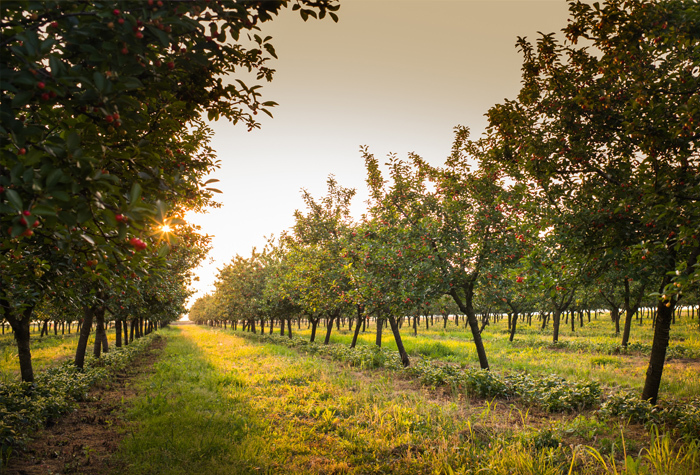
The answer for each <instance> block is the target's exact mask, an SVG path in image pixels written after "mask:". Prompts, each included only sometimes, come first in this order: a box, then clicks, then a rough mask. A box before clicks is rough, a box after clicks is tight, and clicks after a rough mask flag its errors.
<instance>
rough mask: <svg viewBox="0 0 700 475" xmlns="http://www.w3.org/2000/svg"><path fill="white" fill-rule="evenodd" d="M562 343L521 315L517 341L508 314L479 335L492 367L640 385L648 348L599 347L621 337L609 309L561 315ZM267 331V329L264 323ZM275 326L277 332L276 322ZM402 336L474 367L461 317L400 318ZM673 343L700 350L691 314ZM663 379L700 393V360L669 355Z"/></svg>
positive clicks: (647, 327)
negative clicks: (430, 322)
mask: <svg viewBox="0 0 700 475" xmlns="http://www.w3.org/2000/svg"><path fill="white" fill-rule="evenodd" d="M293 330H294V334H296V335H299V336H302V337H304V338H309V337H310V330H309V329H307V328H306V326H305V325H302V328H301V329H299V328H294V329H293ZM561 330H562V334H561V336H560V339H559V341H560V342H562V345H559V346H558V347H552V345H551V340H552V336H551V325H550V326H549V328H547V329H546V330H544V331H542V330H540V326H539V322H537V321H536V320H535V318H533V321H532V326H528V325H527V323H526V321H524V319H523V320H522V321H520V322H519V323H518V332H517V334H516V337H515V341H514V342H513V343H511V342H510V341H508V336H509V333H508V330H507V319H505V318H503V319H501V320H500V321H499V322H497V323H492V324H491V325H489V326H487V327H486V329H485V330H484V332H483V334H482V337H483V340H484V346H485V348H486V353H487V356H488V358H489V363H490V366H491V367H492V368H493V369H496V370H499V371H502V370H508V371H527V372H529V373H532V374H551V373H554V374H557V375H560V376H562V377H565V378H567V379H572V378H573V379H585V380H595V381H598V382H600V383H602V384H604V385H606V386H610V387H620V388H626V389H630V390H633V391H641V389H642V387H643V385H644V380H645V375H646V371H647V366H648V363H649V357H648V354H641V353H639V352H635V351H630V353H629V354H619V355H615V354H607V353H604V352H602V351H601V348H607V349H614V348H615V347H617V346H619V344H620V342H621V338H622V337H621V335H616V334H615V331H614V326H613V323H612V322H611V321H610V318H609V316H608V315H607V314H599V315H598V318H597V319H592V320H591V322H588V321H587V318H586V319H584V326H583V328H581V327H579V322H578V320H577V323H576V330H575V331H574V332H572V331H571V327H570V326H569V325H566V324H565V323H564V321H563V320H562V328H561ZM268 331H269V329H268ZM274 331H275V332H279V329H278V328H275V330H274ZM375 332H376V328H375V325H374V322H372V323H371V324H370V325H369V326H368V327H367V329H366V331H365V332H364V333H361V334H360V336H359V338H358V344H360V345H374V344H375ZM652 332H653V329H652V325H651V321H650V320H649V319H644V321H643V324H642V325H641V326H640V325H639V324H638V323H636V322H634V323H633V327H632V332H631V337H630V345H632V344H634V343H637V344H641V345H646V346H647V347H650V346H651V342H652V338H653V333H652ZM352 334H353V333H352V332H351V331H349V330H348V329H347V327H341V329H340V330H339V329H337V328H336V327H334V328H333V332H332V334H331V342H333V343H340V344H345V345H349V344H350V342H351V341H352ZM324 335H325V328H321V326H319V330H318V332H317V336H316V338H317V340H319V341H323V337H324ZM401 338H402V340H403V342H404V345H405V347H406V350H407V351H408V352H409V354H421V355H424V356H428V357H430V358H438V359H442V360H445V361H451V362H456V363H460V364H462V365H466V366H471V367H478V358H477V355H476V350H475V348H474V345H473V342H472V335H471V332H470V331H469V330H468V329H465V328H464V326H463V322H462V324H461V325H460V326H456V325H455V323H454V321H450V322H448V324H447V327H446V328H443V323H442V319H439V320H438V319H436V320H435V325H434V326H431V327H430V329H429V330H426V328H425V322H424V320H422V324H420V325H419V327H418V335H417V336H414V334H413V328H412V327H411V326H410V325H407V324H404V326H403V328H402V329H401ZM382 346H384V347H386V348H389V349H393V350H395V349H396V344H395V342H394V339H393V336H392V334H391V331H390V330H389V329H388V328H387V329H385V330H384V332H383V343H382ZM670 346H671V347H678V346H682V347H684V348H686V349H689V350H690V351H691V352H693V354H700V329H698V321H697V318H695V319H693V320H691V319H690V318H689V317H688V316H687V315H682V316H680V317H677V320H676V324H675V325H673V327H672V330H671V342H670ZM666 368H667V369H666V371H665V372H664V375H663V379H662V387H661V391H662V392H665V393H671V394H673V395H675V396H678V397H684V398H685V397H692V396H697V395H700V360H698V359H694V360H669V361H668V363H667V367H666Z"/></svg>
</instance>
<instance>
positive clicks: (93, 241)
mask: <svg viewBox="0 0 700 475" xmlns="http://www.w3.org/2000/svg"><path fill="white" fill-rule="evenodd" d="M80 237H81V238H83V239H85V241H86V242H88V243H90V244H92V245H93V246H94V245H95V240H94V239H92V238H91V237H90V236H88V235H87V234H81V235H80Z"/></svg>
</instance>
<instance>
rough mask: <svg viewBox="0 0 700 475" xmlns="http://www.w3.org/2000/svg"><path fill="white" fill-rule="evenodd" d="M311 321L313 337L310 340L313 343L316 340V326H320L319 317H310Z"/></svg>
mask: <svg viewBox="0 0 700 475" xmlns="http://www.w3.org/2000/svg"><path fill="white" fill-rule="evenodd" d="M309 321H310V322H311V338H310V339H309V341H310V342H311V343H313V342H314V341H315V340H316V327H317V326H318V318H309Z"/></svg>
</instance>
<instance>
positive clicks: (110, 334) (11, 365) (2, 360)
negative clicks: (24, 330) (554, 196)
mask: <svg viewBox="0 0 700 475" xmlns="http://www.w3.org/2000/svg"><path fill="white" fill-rule="evenodd" d="M32 328H35V326H34V325H32ZM75 328H76V327H75V325H74V326H73V331H72V332H71V334H70V335H69V334H68V333H66V334H65V335H61V333H60V330H59V334H58V335H54V334H53V331H51V332H50V333H49V335H48V336H44V337H41V338H40V337H39V335H40V332H38V331H36V332H35V331H33V332H32V333H31V352H32V367H33V368H34V373H35V374H36V373H38V372H39V371H42V370H45V369H47V368H50V367H53V366H56V365H58V364H59V363H61V362H63V361H66V360H68V359H71V358H73V357H74V356H75V349H76V347H77V346H78V337H79V334H78V333H77V332H76V331H75ZM94 333H95V332H94V331H93V332H92V334H91V336H90V340H89V341H88V347H87V348H88V350H87V351H88V354H92V345H93V343H94V341H95V338H94ZM107 339H108V340H109V344H110V347H112V346H113V345H114V340H115V333H114V329H111V330H108V331H107ZM19 379H20V372H19V360H18V359H17V344H16V343H15V340H14V337H13V335H12V333H11V332H10V331H7V330H6V332H5V334H4V335H0V383H8V382H12V381H19Z"/></svg>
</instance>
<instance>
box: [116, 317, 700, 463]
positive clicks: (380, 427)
mask: <svg viewBox="0 0 700 475" xmlns="http://www.w3.org/2000/svg"><path fill="white" fill-rule="evenodd" d="M160 334H161V335H165V336H166V337H167V339H168V345H167V347H166V349H165V352H164V355H163V357H162V359H161V361H160V362H159V363H157V364H156V366H155V367H154V369H155V373H154V374H153V375H152V376H151V377H150V378H148V379H147V380H144V381H143V382H142V383H140V384H141V391H142V392H143V396H142V397H140V398H139V399H138V400H137V401H136V402H135V403H134V404H132V405H131V409H130V411H129V415H128V418H129V420H130V424H129V430H128V433H127V437H126V439H125V441H124V443H123V445H122V446H121V448H120V451H119V453H117V454H116V456H115V459H116V460H120V461H122V462H123V466H122V467H120V469H119V473H125V472H126V473H130V474H136V475H138V474H151V473H158V474H184V473H208V474H252V473H256V474H258V473H298V474H341V473H348V474H349V473H353V474H355V473H357V474H360V473H361V474H380V473H393V474H471V473H484V474H485V473H489V474H506V473H522V474H526V473H542V474H548V473H551V474H561V473H580V474H583V473H586V474H588V473H593V474H595V473H606V474H607V473H620V471H621V470H623V468H624V467H628V470H627V472H626V473H667V474H673V473H694V472H697V471H698V469H700V466H699V465H698V463H699V461H698V455H699V454H700V452H699V450H698V447H697V444H695V445H693V443H690V444H688V443H683V444H681V445H674V444H677V442H675V441H673V440H672V439H671V438H670V437H669V436H668V435H664V434H655V433H654V432H651V433H650V432H648V431H647V430H646V429H644V427H642V426H639V425H629V424H626V423H623V422H615V421H604V420H598V419H596V418H595V417H593V416H592V415H591V414H590V413H582V414H571V415H552V414H545V413H541V412H537V411H536V410H534V409H531V408H528V407H525V406H520V405H517V404H512V403H507V402H503V401H478V400H469V399H465V398H464V397H463V395H460V394H455V395H449V394H446V393H442V392H440V391H431V390H427V389H425V388H421V387H420V386H419V385H417V384H416V383H415V382H410V381H405V380H399V379H397V378H395V377H394V376H393V374H392V373H391V372H388V371H383V370H358V369H355V368H350V367H347V366H345V365H342V364H339V363H337V362H332V361H329V360H326V359H323V358H319V357H312V356H303V355H300V354H299V353H297V352H296V351H293V350H290V349H288V348H286V347H282V346H274V345H269V344H261V343H258V342H255V341H253V340H249V339H243V338H241V337H239V336H237V335H236V334H234V333H232V332H230V331H222V330H218V329H210V328H206V327H197V326H188V327H179V328H171V329H166V330H164V331H162V332H160ZM439 351H443V350H439ZM449 356H450V355H447V357H449ZM606 366H607V365H606ZM587 446H589V447H591V449H590V450H588V449H586V447H587ZM674 447H675V448H674ZM596 454H597V455H598V456H599V457H600V458H601V459H602V460H603V461H604V463H605V464H604V465H603V464H601V463H600V460H599V458H598V457H597V456H596ZM625 455H629V460H628V459H627V458H626V457H625ZM674 457H675V458H674ZM655 463H656V464H665V465H663V470H664V471H663V472H660V471H658V470H657V471H654V468H653V467H654V465H655ZM633 465H634V466H635V467H636V468H634V470H636V471H631V470H633V469H632V468H629V467H632V466H633ZM659 466H662V465H659Z"/></svg>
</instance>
